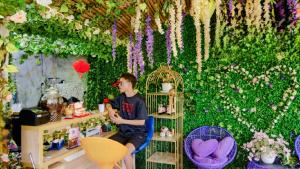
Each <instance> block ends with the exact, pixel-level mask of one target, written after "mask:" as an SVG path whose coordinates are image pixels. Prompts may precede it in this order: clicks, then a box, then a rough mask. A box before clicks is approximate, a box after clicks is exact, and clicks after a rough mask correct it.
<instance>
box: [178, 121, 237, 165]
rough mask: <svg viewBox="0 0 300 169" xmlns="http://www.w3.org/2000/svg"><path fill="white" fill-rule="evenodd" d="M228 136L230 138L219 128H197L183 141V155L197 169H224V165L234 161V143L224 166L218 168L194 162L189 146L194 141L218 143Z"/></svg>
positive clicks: (226, 132)
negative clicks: (211, 140) (215, 140)
mask: <svg viewBox="0 0 300 169" xmlns="http://www.w3.org/2000/svg"><path fill="white" fill-rule="evenodd" d="M228 136H229V137H232V136H231V134H230V133H229V132H228V131H226V130H225V129H223V128H221V127H217V126H202V127H199V128H197V129H194V130H193V131H192V132H191V133H190V134H189V135H188V136H187V137H186V139H185V140H184V150H185V153H186V155H187V156H188V158H189V159H190V160H191V161H192V162H193V163H194V165H196V166H197V167H198V169H222V168H223V167H225V166H226V165H228V164H229V163H231V162H232V161H233V160H234V158H235V155H236V153H237V144H236V142H234V146H233V149H232V150H231V152H230V153H229V155H228V161H227V162H226V163H225V164H223V165H220V166H218V167H211V166H207V165H202V164H199V162H197V161H196V160H194V159H193V151H192V148H191V145H192V141H193V140H194V139H202V140H209V139H217V140H218V141H220V140H221V139H223V138H224V137H228ZM232 138H233V137H232Z"/></svg>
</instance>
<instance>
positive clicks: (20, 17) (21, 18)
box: [9, 10, 27, 23]
mask: <svg viewBox="0 0 300 169" xmlns="http://www.w3.org/2000/svg"><path fill="white" fill-rule="evenodd" d="M9 19H10V20H11V21H13V22H15V23H24V22H26V21H27V19H26V12H24V11H23V10H20V11H18V12H17V13H16V14H14V15H12V16H10V17H9Z"/></svg>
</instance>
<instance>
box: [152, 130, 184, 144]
mask: <svg viewBox="0 0 300 169" xmlns="http://www.w3.org/2000/svg"><path fill="white" fill-rule="evenodd" d="M180 136H181V134H177V135H175V136H173V137H160V133H159V132H155V133H154V135H153V137H152V140H154V141H165V142H176V141H177V140H178V139H179V138H180Z"/></svg>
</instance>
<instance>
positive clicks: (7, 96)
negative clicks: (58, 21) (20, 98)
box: [5, 93, 12, 102]
mask: <svg viewBox="0 0 300 169" xmlns="http://www.w3.org/2000/svg"><path fill="white" fill-rule="evenodd" d="M11 99H12V94H11V93H9V94H8V95H6V97H5V101H7V102H10V101H11Z"/></svg>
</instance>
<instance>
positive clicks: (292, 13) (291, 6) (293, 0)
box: [287, 0, 299, 29]
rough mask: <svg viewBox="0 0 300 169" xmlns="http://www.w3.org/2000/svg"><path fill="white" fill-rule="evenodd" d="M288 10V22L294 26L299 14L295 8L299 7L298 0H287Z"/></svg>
mask: <svg viewBox="0 0 300 169" xmlns="http://www.w3.org/2000/svg"><path fill="white" fill-rule="evenodd" d="M287 5H288V11H289V18H288V21H289V24H290V26H291V28H292V29H293V28H295V26H296V24H297V21H298V19H299V16H298V14H297V10H298V9H299V5H298V0H287Z"/></svg>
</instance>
